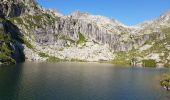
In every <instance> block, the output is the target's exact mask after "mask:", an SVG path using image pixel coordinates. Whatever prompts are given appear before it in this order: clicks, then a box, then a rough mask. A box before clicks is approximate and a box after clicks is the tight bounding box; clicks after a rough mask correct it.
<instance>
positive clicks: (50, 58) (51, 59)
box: [47, 56, 62, 62]
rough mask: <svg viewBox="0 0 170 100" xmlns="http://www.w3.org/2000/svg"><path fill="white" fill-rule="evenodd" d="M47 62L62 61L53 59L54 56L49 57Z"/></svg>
mask: <svg viewBox="0 0 170 100" xmlns="http://www.w3.org/2000/svg"><path fill="white" fill-rule="evenodd" d="M47 61H49V62H60V61H62V59H60V58H57V57H54V56H49V57H48V59H47Z"/></svg>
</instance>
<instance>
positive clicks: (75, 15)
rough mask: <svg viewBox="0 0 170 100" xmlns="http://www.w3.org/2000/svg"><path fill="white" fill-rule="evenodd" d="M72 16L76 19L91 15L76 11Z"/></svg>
mask: <svg viewBox="0 0 170 100" xmlns="http://www.w3.org/2000/svg"><path fill="white" fill-rule="evenodd" d="M71 15H72V16H74V17H81V16H86V15H89V14H88V13H85V12H81V11H80V10H76V11H74V12H73V13H71Z"/></svg>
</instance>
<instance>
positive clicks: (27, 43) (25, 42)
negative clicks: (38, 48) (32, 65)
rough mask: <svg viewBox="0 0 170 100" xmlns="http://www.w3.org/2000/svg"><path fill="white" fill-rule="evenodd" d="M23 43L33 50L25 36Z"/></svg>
mask: <svg viewBox="0 0 170 100" xmlns="http://www.w3.org/2000/svg"><path fill="white" fill-rule="evenodd" d="M23 41H24V44H25V45H26V46H27V47H28V48H29V49H32V50H34V46H33V45H32V44H31V43H30V41H28V40H27V39H26V38H23Z"/></svg>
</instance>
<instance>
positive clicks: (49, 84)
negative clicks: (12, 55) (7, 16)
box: [0, 63, 170, 100]
mask: <svg viewBox="0 0 170 100" xmlns="http://www.w3.org/2000/svg"><path fill="white" fill-rule="evenodd" d="M167 71H168V69H151V68H123V67H114V66H112V65H108V64H95V63H58V64H30V63H25V64H20V65H16V66H6V67H5V66H2V67H0V100H170V92H167V91H165V90H163V89H162V88H161V87H160V86H159V78H160V75H162V74H163V73H165V72H167Z"/></svg>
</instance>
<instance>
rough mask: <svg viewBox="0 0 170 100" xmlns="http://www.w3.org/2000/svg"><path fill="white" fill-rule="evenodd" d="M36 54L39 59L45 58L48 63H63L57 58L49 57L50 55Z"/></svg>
mask: <svg viewBox="0 0 170 100" xmlns="http://www.w3.org/2000/svg"><path fill="white" fill-rule="evenodd" d="M38 54H39V56H40V57H43V58H47V61H48V62H59V61H63V60H62V59H60V58H57V57H55V56H50V55H48V54H46V53H42V52H39V53H38Z"/></svg>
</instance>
